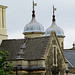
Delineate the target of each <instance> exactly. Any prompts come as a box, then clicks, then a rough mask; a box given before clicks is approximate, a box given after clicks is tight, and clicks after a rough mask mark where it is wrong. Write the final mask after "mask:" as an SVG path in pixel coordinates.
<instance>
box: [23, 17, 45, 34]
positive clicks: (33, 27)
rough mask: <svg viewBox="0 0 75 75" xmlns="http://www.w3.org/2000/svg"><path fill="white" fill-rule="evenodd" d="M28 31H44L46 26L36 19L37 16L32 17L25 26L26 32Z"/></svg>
mask: <svg viewBox="0 0 75 75" xmlns="http://www.w3.org/2000/svg"><path fill="white" fill-rule="evenodd" d="M26 32H44V27H43V26H42V24H40V23H39V22H37V21H36V19H35V17H32V20H31V21H30V23H28V24H27V25H26V26H25V28H24V33H26Z"/></svg>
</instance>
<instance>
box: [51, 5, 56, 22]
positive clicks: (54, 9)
mask: <svg viewBox="0 0 75 75" xmlns="http://www.w3.org/2000/svg"><path fill="white" fill-rule="evenodd" d="M55 11H56V8H54V5H53V19H52V21H53V22H55V14H54V13H55Z"/></svg>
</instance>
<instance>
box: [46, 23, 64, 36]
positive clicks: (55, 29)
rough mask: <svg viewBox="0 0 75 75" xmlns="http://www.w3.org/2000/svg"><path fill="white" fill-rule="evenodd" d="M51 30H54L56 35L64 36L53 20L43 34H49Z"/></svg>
mask: <svg viewBox="0 0 75 75" xmlns="http://www.w3.org/2000/svg"><path fill="white" fill-rule="evenodd" d="M52 31H55V32H56V35H57V36H64V31H63V30H62V29H61V28H60V27H58V26H57V25H56V23H55V22H53V23H52V25H51V26H50V27H49V28H47V30H46V31H45V36H50V34H51V32H52Z"/></svg>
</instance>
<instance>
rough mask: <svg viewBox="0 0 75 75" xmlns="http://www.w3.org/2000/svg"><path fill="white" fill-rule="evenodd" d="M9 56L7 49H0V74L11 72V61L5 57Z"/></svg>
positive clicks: (5, 74) (9, 73)
mask: <svg viewBox="0 0 75 75" xmlns="http://www.w3.org/2000/svg"><path fill="white" fill-rule="evenodd" d="M7 56H9V54H8V51H6V52H2V51H0V75H11V74H12V73H13V71H12V69H13V66H12V65H11V63H12V62H9V63H8V62H7V61H6V58H7Z"/></svg>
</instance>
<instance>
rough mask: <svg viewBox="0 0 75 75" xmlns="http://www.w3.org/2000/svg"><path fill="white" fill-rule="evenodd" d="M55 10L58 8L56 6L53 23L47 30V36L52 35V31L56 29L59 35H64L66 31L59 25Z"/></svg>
mask: <svg viewBox="0 0 75 75" xmlns="http://www.w3.org/2000/svg"><path fill="white" fill-rule="evenodd" d="M55 10H56V8H54V6H53V19H52V25H51V26H50V27H49V28H47V30H46V31H45V36H50V34H51V32H52V31H55V32H56V35H57V36H64V31H63V30H62V29H61V28H60V27H59V26H57V25H56V22H55V15H54V11H55Z"/></svg>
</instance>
